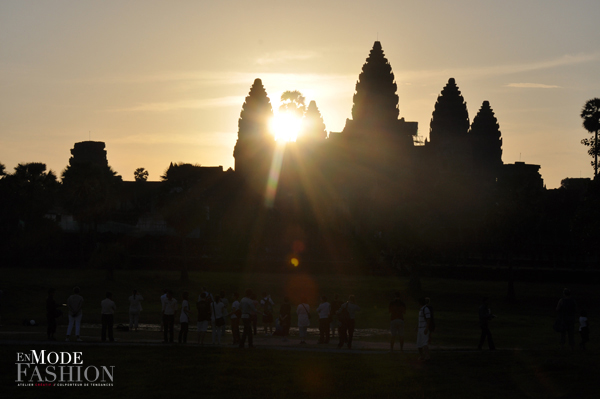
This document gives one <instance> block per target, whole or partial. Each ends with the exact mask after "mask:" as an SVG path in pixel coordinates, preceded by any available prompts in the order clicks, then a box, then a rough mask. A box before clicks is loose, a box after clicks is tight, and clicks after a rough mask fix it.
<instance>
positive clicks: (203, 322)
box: [196, 292, 210, 345]
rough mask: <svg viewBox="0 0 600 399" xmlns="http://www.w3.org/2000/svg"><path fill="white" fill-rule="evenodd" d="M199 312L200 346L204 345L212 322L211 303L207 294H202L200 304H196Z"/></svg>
mask: <svg viewBox="0 0 600 399" xmlns="http://www.w3.org/2000/svg"><path fill="white" fill-rule="evenodd" d="M196 309H197V310H198V324H197V326H198V344H200V345H204V336H205V335H206V331H207V330H208V322H209V320H210V303H209V301H208V297H207V296H206V292H202V293H201V294H200V298H199V300H198V302H196Z"/></svg>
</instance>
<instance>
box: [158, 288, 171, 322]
mask: <svg viewBox="0 0 600 399" xmlns="http://www.w3.org/2000/svg"><path fill="white" fill-rule="evenodd" d="M167 292H169V290H168V289H166V288H165V289H164V290H163V294H162V295H161V296H160V307H161V309H162V308H164V307H165V301H166V300H167ZM164 329H165V323H164V318H163V317H161V318H160V331H164Z"/></svg>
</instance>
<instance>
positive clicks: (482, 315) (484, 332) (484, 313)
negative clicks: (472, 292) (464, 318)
mask: <svg viewBox="0 0 600 399" xmlns="http://www.w3.org/2000/svg"><path fill="white" fill-rule="evenodd" d="M494 317H496V316H494V315H493V314H492V311H491V310H490V307H489V304H488V298H487V297H484V298H483V300H482V301H481V306H480V307H479V327H480V328H481V338H480V339H479V345H478V346H477V349H478V350H481V349H482V348H483V344H484V343H485V339H486V338H487V341H488V346H489V348H490V350H495V349H496V346H495V345H494V340H493V339H492V332H491V331H490V327H489V322H490V320H492V319H493V318H494Z"/></svg>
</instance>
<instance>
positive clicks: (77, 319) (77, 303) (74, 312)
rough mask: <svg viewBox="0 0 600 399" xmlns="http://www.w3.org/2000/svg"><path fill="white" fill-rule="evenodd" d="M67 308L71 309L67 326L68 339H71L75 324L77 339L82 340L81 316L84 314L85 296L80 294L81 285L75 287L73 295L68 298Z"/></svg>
mask: <svg viewBox="0 0 600 399" xmlns="http://www.w3.org/2000/svg"><path fill="white" fill-rule="evenodd" d="M67 309H68V310H69V327H67V339H66V340H65V341H69V340H70V339H69V338H70V337H71V332H72V331H73V325H75V336H76V338H77V341H81V338H79V330H80V327H81V317H82V315H83V297H82V296H81V295H79V287H75V288H73V295H71V296H70V297H69V298H68V299H67Z"/></svg>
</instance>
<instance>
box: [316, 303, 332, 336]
mask: <svg viewBox="0 0 600 399" xmlns="http://www.w3.org/2000/svg"><path fill="white" fill-rule="evenodd" d="M317 313H318V314H319V343H320V344H328V343H329V336H330V335H329V324H330V322H329V321H330V315H331V304H330V303H329V302H327V297H326V296H325V295H323V296H322V297H321V303H320V304H319V306H318V307H317Z"/></svg>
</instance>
